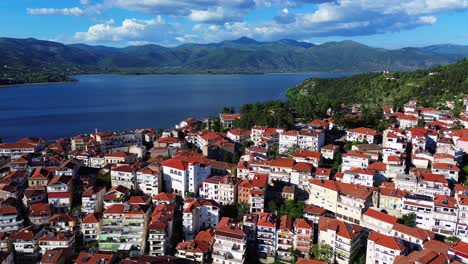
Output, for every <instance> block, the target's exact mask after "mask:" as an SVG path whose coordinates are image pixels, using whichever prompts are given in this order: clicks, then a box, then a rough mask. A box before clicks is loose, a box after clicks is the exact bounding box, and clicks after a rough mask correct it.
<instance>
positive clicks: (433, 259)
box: [0, 96, 468, 264]
mask: <svg viewBox="0 0 468 264" xmlns="http://www.w3.org/2000/svg"><path fill="white" fill-rule="evenodd" d="M456 100H460V103H462V104H463V105H464V107H465V109H464V110H463V111H462V113H460V114H459V115H457V117H454V115H453V114H452V112H451V111H449V110H447V109H453V108H454V104H455V102H453V101H447V102H444V103H443V107H440V108H428V107H423V106H421V105H420V103H419V102H418V101H417V100H411V101H409V102H407V103H406V104H405V105H404V107H402V108H396V107H393V106H384V107H382V109H381V111H382V114H383V116H384V118H385V119H386V120H388V122H389V124H390V126H389V127H387V128H385V129H384V130H382V131H378V130H374V129H372V128H368V127H346V128H345V127H341V126H339V125H337V124H335V122H334V117H333V114H330V113H327V116H328V117H327V118H323V119H317V120H308V122H307V123H297V124H296V125H295V128H294V129H289V130H287V129H285V128H278V127H267V126H260V125H255V126H253V127H251V129H249V130H244V129H240V128H238V126H237V121H238V120H240V119H241V118H242V114H241V113H235V111H233V109H227V110H226V111H223V113H220V114H219V117H216V118H205V119H202V120H198V119H195V118H188V119H186V120H183V121H181V122H180V124H178V125H176V126H175V127H174V128H172V129H168V130H156V129H153V128H141V129H135V130H133V131H119V132H117V131H116V132H102V131H98V130H96V131H94V132H93V133H90V134H82V135H76V136H73V137H71V138H62V139H57V140H50V141H49V140H47V139H43V138H34V137H28V138H24V139H22V140H20V141H18V142H5V143H1V144H0V177H1V178H0V251H1V254H0V261H1V263H39V262H40V263H80V264H84V263H100V264H104V263H106V264H108V263H125V264H127V263H128V264H130V263H220V264H221V263H223V264H234V263H298V264H307V263H311V264H317V263H338V264H347V263H382V264H386V263H402V264H403V263H421V264H429V263H433V264H435V263H468V185H467V184H466V179H467V178H466V176H467V174H468V159H467V158H466V157H467V154H468V96H465V97H464V98H457V99H456ZM341 111H342V112H343V113H345V114H346V115H349V116H353V115H359V114H360V109H359V106H354V105H353V106H346V105H342V107H341ZM324 115H325V113H324ZM458 116H459V117H458ZM465 127H467V128H465Z"/></svg>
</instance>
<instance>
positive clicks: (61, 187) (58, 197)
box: [47, 176, 73, 213]
mask: <svg viewBox="0 0 468 264" xmlns="http://www.w3.org/2000/svg"><path fill="white" fill-rule="evenodd" d="M72 192H73V184H72V178H71V177H69V176H55V177H53V178H52V179H51V180H50V182H49V183H48V185H47V198H48V200H49V204H50V205H51V209H52V212H54V213H67V212H69V211H70V206H71V199H72Z"/></svg>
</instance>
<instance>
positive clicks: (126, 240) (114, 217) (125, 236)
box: [99, 203, 151, 254]
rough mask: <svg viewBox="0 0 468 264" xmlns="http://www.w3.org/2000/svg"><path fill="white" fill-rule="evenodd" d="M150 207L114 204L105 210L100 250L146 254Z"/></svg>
mask: <svg viewBox="0 0 468 264" xmlns="http://www.w3.org/2000/svg"><path fill="white" fill-rule="evenodd" d="M150 211H151V210H150V208H149V206H148V205H135V204H133V205H132V204H128V203H123V204H113V205H111V206H110V207H109V208H107V209H106V210H104V213H103V217H102V230H101V234H100V235H99V249H101V250H105V251H120V250H131V251H133V250H135V251H137V252H135V254H138V253H141V254H143V253H144V252H145V248H146V236H147V228H148V223H149V218H150Z"/></svg>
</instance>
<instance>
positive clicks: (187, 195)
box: [185, 192, 195, 198]
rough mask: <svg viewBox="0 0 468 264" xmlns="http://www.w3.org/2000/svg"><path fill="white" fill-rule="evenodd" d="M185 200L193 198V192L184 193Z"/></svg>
mask: <svg viewBox="0 0 468 264" xmlns="http://www.w3.org/2000/svg"><path fill="white" fill-rule="evenodd" d="M185 198H195V193H193V192H186V193H185Z"/></svg>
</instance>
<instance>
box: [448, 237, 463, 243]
mask: <svg viewBox="0 0 468 264" xmlns="http://www.w3.org/2000/svg"><path fill="white" fill-rule="evenodd" d="M458 241H460V239H459V238H458V237H456V236H450V237H446V238H445V242H448V243H457V242H458Z"/></svg>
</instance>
